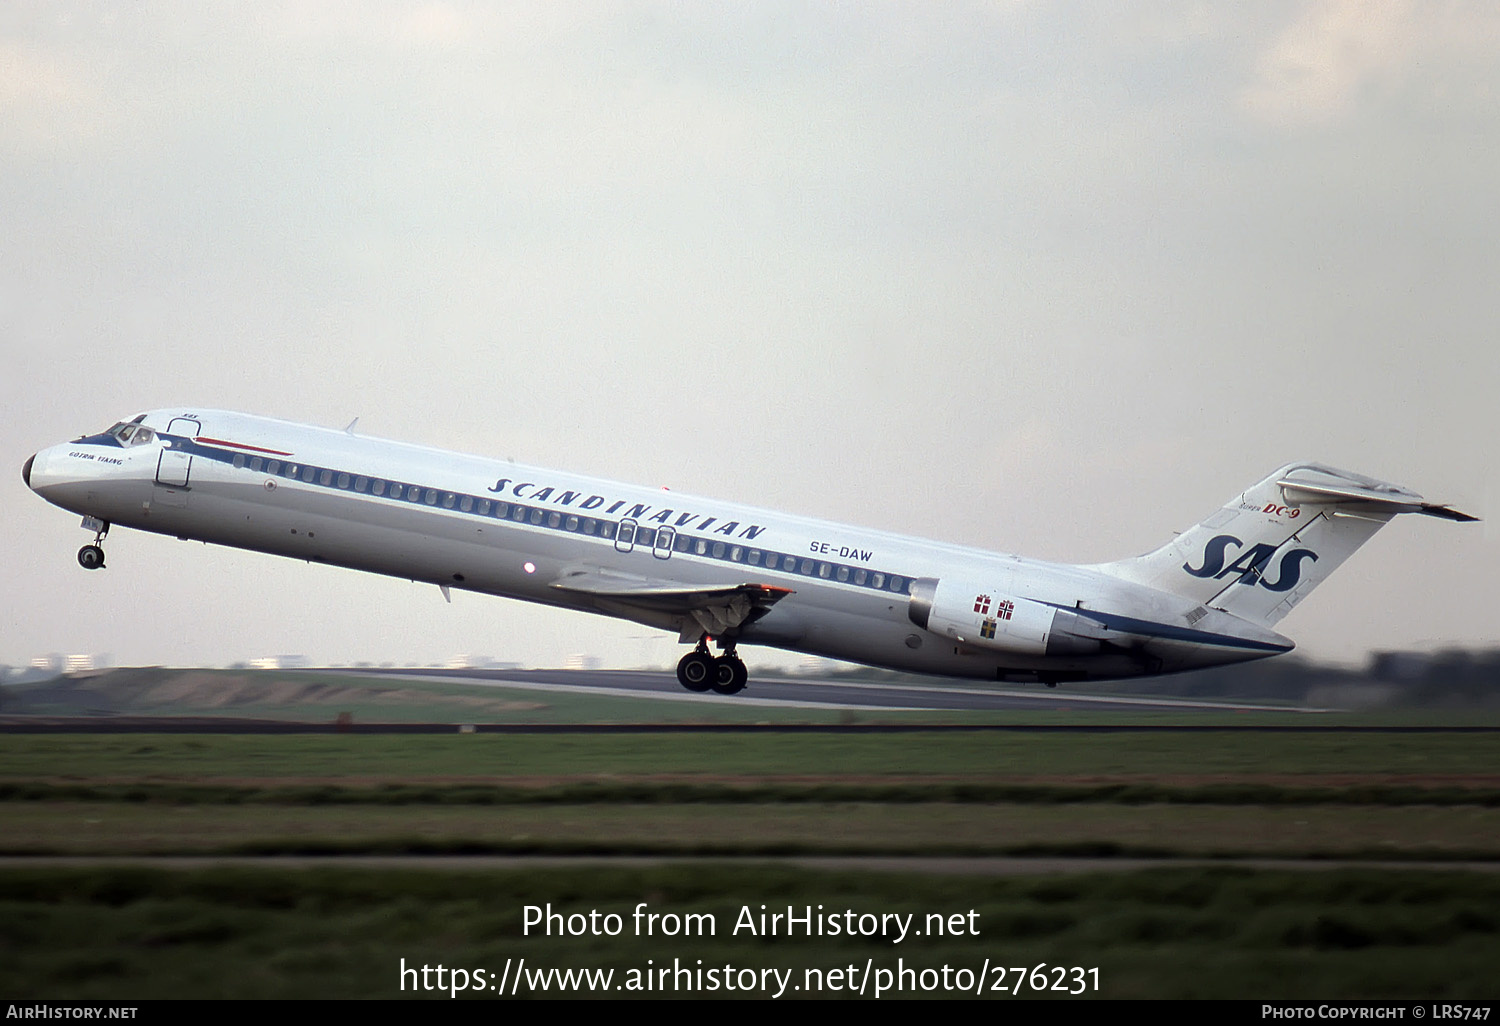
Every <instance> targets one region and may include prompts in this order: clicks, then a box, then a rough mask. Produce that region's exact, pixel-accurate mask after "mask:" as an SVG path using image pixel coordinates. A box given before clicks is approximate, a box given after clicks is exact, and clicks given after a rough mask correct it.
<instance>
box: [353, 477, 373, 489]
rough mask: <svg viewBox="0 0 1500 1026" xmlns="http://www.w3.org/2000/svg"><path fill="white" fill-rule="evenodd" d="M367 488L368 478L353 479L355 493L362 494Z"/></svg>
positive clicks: (368, 484)
mask: <svg viewBox="0 0 1500 1026" xmlns="http://www.w3.org/2000/svg"><path fill="white" fill-rule="evenodd" d="M369 487H370V479H369V478H368V477H356V478H355V479H354V490H355V491H356V492H362V491H364V490H365V489H367V488H369Z"/></svg>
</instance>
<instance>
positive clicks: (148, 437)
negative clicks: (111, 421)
mask: <svg viewBox="0 0 1500 1026" xmlns="http://www.w3.org/2000/svg"><path fill="white" fill-rule="evenodd" d="M142 416H144V414H143V415H142ZM105 434H107V435H109V436H110V437H111V438H114V439H117V440H118V441H119V443H120V444H121V445H124V446H133V445H148V444H150V443H151V442H154V441H156V432H155V431H152V430H151V429H150V428H148V427H146V426H145V425H144V424H142V423H140V418H139V417H137V418H136V419H135V420H133V421H131V422H130V423H129V424H127V423H125V422H124V421H121V422H120V423H118V424H116V425H115V426H114V427H112V428H110V429H109V430H108V431H106V432H105Z"/></svg>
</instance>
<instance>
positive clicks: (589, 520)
mask: <svg viewBox="0 0 1500 1026" xmlns="http://www.w3.org/2000/svg"><path fill="white" fill-rule="evenodd" d="M598 526H599V525H598V524H597V523H596V522H595V521H594V518H593V517H584V518H583V533H584V534H593V533H594V531H595V530H596V529H597V528H598Z"/></svg>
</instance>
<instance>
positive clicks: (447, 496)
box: [443, 492, 458, 509]
mask: <svg viewBox="0 0 1500 1026" xmlns="http://www.w3.org/2000/svg"><path fill="white" fill-rule="evenodd" d="M457 501H458V496H456V495H454V494H453V493H452V492H444V493H443V508H444V509H452V508H453V504H454V503H455V502H457Z"/></svg>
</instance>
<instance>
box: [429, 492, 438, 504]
mask: <svg viewBox="0 0 1500 1026" xmlns="http://www.w3.org/2000/svg"><path fill="white" fill-rule="evenodd" d="M437 500H438V494H437V492H436V491H434V490H433V489H431V488H429V489H427V498H426V502H427V505H429V506H436V505H437Z"/></svg>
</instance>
